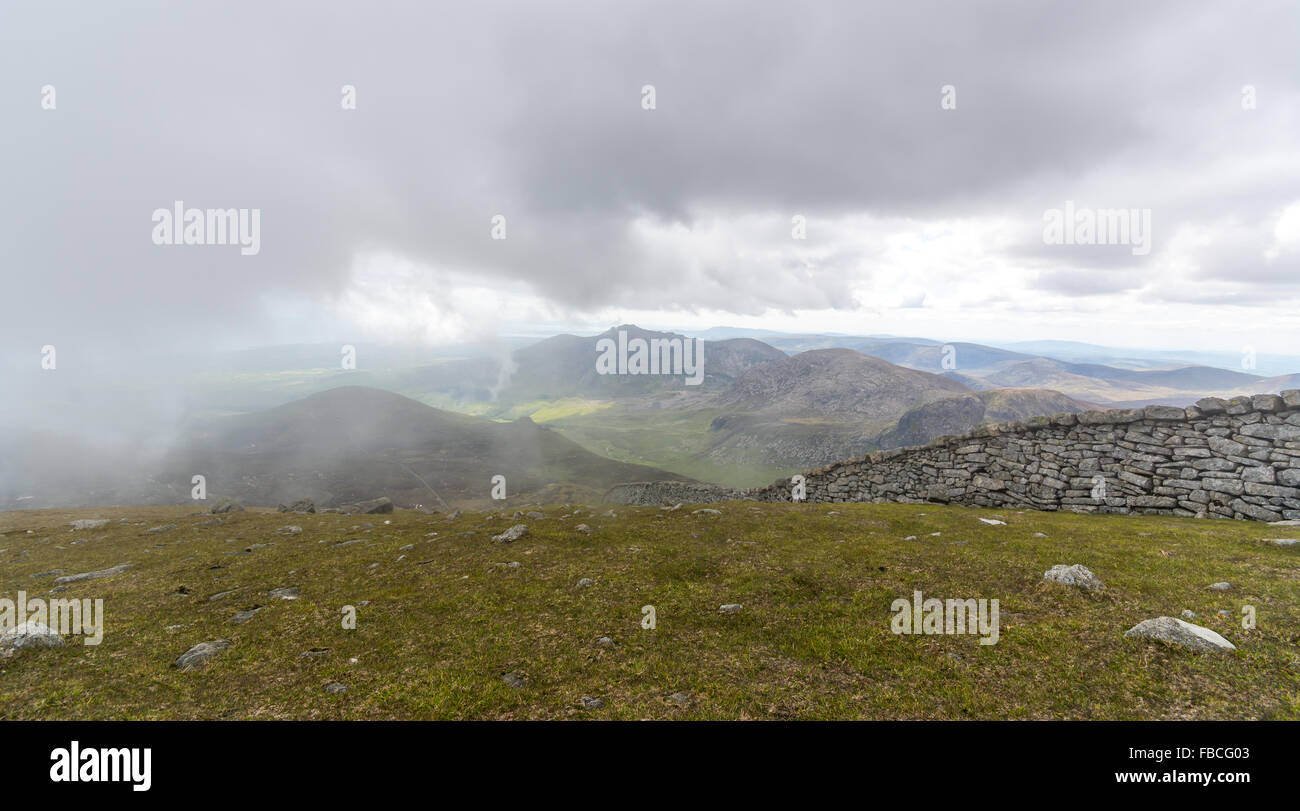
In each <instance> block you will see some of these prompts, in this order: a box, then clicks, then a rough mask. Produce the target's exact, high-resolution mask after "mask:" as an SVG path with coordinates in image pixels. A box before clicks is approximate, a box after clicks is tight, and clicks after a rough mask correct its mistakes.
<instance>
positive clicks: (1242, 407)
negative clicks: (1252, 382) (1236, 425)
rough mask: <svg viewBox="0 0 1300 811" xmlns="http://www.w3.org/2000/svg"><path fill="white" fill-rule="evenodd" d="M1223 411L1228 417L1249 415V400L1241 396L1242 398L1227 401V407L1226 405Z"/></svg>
mask: <svg viewBox="0 0 1300 811" xmlns="http://www.w3.org/2000/svg"><path fill="white" fill-rule="evenodd" d="M1224 411H1226V412H1227V413H1228V414H1229V415H1230V416H1232V415H1241V414H1249V413H1250V398H1249V397H1245V396H1243V397H1233V398H1232V399H1231V400H1229V401H1228V402H1227V405H1226V407H1225V408H1224Z"/></svg>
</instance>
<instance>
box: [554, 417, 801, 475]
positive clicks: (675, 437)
mask: <svg viewBox="0 0 1300 811" xmlns="http://www.w3.org/2000/svg"><path fill="white" fill-rule="evenodd" d="M725 413H726V412H724V411H722V410H719V409H692V410H682V411H677V410H668V409H665V410H663V411H658V412H648V411H644V410H638V411H624V410H620V409H614V408H612V409H608V410H605V411H602V412H601V413H599V414H586V413H584V414H574V415H572V416H562V417H554V418H551V419H549V420H548V421H547V425H549V426H550V427H552V428H554V429H555V430H556V431H559V432H560V433H561V434H563V435H564V436H565V437H566V438H568V439H571V440H573V441H574V442H576V443H578V444H579V445H581V446H582V447H584V448H586V449H587V450H589V451H591V452H592V453H594V454H596V455H598V456H605V457H607V458H610V459H614V460H616V461H619V462H628V463H631V464H638V465H650V466H651V467H657V468H659V469H660V470H667V471H670V472H672V473H677V474H679V475H682V476H690V477H691V478H694V479H699V480H700V481H705V482H711V483H713V484H721V485H724V486H726V487H761V486H763V485H767V484H771V483H772V482H773V481H775V480H776V479H779V478H783V477H786V476H789V475H791V474H792V473H797V472H798V471H797V470H791V469H788V468H782V467H777V466H774V465H768V464H762V463H760V462H752V461H751V462H745V461H738V460H736V459H726V460H725V461H724V460H719V459H711V458H709V456H708V455H706V454H702V453H700V448H707V447H708V446H709V444H710V432H709V424H710V423H711V422H712V421H713V419H714V418H715V417H719V416H722V415H724V414H725ZM755 455H757V451H755Z"/></svg>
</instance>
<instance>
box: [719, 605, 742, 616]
mask: <svg viewBox="0 0 1300 811" xmlns="http://www.w3.org/2000/svg"><path fill="white" fill-rule="evenodd" d="M742 608H744V606H743V605H741V604H740V603H727V604H726V605H720V606H718V610H719V611H721V612H722V613H723V614H735V613H736V612H737V611H739V610H740V609H742Z"/></svg>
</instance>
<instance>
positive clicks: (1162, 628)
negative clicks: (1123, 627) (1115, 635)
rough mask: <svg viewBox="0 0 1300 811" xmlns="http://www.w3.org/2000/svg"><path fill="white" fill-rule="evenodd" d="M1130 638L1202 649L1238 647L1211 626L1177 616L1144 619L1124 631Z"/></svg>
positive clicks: (1212, 649)
mask: <svg viewBox="0 0 1300 811" xmlns="http://www.w3.org/2000/svg"><path fill="white" fill-rule="evenodd" d="M1124 636H1125V637H1127V638H1129V639H1151V640H1154V641H1156V642H1162V643H1164V644H1166V645H1177V646H1179V647H1184V648H1189V649H1191V650H1200V651H1230V650H1236V649H1237V647H1236V646H1235V645H1233V644H1232V643H1231V642H1229V641H1228V640H1226V639H1224V638H1223V637H1222V636H1219V635H1218V634H1217V633H1215V632H1214V631H1211V630H1210V629H1209V628H1202V627H1201V626H1199V625H1193V624H1191V623H1190V622H1184V621H1183V620H1180V619H1178V618H1176V617H1157V618H1155V619H1150V620H1143V621H1142V622H1139V623H1138V624H1137V625H1134V626H1133V627H1132V628H1130V629H1128V630H1127V631H1125V632H1124Z"/></svg>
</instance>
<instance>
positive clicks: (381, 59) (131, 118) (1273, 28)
mask: <svg viewBox="0 0 1300 811" xmlns="http://www.w3.org/2000/svg"><path fill="white" fill-rule="evenodd" d="M117 5H124V6H128V7H129V8H127V9H126V10H119V9H116V8H113V7H114V6H117ZM1297 8H1298V6H1297V4H1295V3H1269V2H1249V3H1241V4H1233V3H1222V2H1220V3H1213V4H1208V3H1207V4H1201V3H1192V2H1171V3H1160V2H1147V1H1144V2H1132V0H1126V1H1125V2H1115V3H1106V2H1090V3H1070V4H1048V3H1042V2H1025V3H979V2H943V3H933V4H931V3H923V2H915V0H907V2H901V1H900V2H888V3H873V2H845V3H821V2H815V0H813V1H812V2H806V3H775V2H771V3H769V2H737V3H714V2H702V1H701V0H693V1H692V2H685V3H665V2H654V3H633V2H617V3H610V2H592V3H549V2H513V3H483V2H474V3H463V2H461V3H409V4H408V3H400V4H399V3H383V2H360V3H344V2H336V1H331V2H318V3H306V2H302V3H275V2H252V3H245V2H235V1H234V0H222V2H196V3H158V4H152V3H150V4H146V3H131V2H128V3H122V4H110V3H102V2H84V3H72V4H64V3H58V2H49V1H48V0H44V1H42V2H16V1H15V0H7V2H4V3H2V4H0V109H2V110H3V112H0V263H3V267H2V268H0V295H2V299H0V300H2V301H3V303H4V306H3V317H0V341H2V342H3V344H4V347H5V354H12V353H13V352H15V351H18V352H25V351H28V350H30V351H32V352H35V351H36V348H38V347H39V346H41V345H45V344H53V345H56V346H71V347H88V348H89V347H93V348H94V349H95V350H97V351H100V352H118V351H121V352H132V351H137V350H140V349H142V348H149V347H158V346H164V347H176V348H182V347H183V348H197V349H204V348H207V347H227V348H229V347H243V346H252V345H258V344H265V343H274V342H294V341H314V340H330V341H332V340H344V341H354V342H360V341H365V340H384V341H406V340H419V341H426V342H429V343H447V342H452V341H459V340H465V339H478V338H482V337H485V336H489V335H493V334H518V333H523V332H540V331H548V330H556V331H559V330H570V331H597V330H600V329H603V328H605V327H608V326H609V325H611V324H615V323H620V322H629V321H630V322H636V323H640V324H642V325H644V326H657V327H669V326H676V327H680V328H702V327H708V326H714V325H733V326H754V327H766V328H771V329H778V330H787V331H838V332H847V333H857V334H865V333H881V332H888V333H894V334H904V335H924V336H929V337H933V338H938V339H953V340H1003V341H1011V340H1033V339H1070V340H1081V341H1091V342H1094V343H1106V344H1112V345H1113V344H1124V345H1139V346H1150V347H1167V348H1187V349H1190V348H1203V349H1221V350H1222V349H1227V350H1235V349H1236V348H1237V347H1240V346H1241V345H1243V344H1250V345H1252V346H1254V347H1256V348H1257V349H1258V351H1259V352H1260V353H1268V352H1287V353H1292V352H1294V351H1295V349H1296V347H1297V346H1300V309H1298V308H1297V303H1298V301H1300V47H1298V46H1297V34H1298V33H1300V11H1297ZM344 85H351V86H353V87H354V88H355V100H356V108H355V109H343V104H342V103H341V102H342V101H343V89H342V88H343V86H344ZM646 85H652V86H653V88H654V109H645V104H644V102H645V99H646V97H645V94H644V92H643V88H644V87H645V86H646ZM47 86H49V87H52V88H53V90H54V96H53V99H54V109H46V108H45V107H46V106H47V105H46V104H43V102H44V101H46V99H47V97H48V95H49V93H48V91H47V90H46V89H45V88H47ZM945 86H951V88H952V89H951V90H950V91H949V92H948V93H947V95H946V96H945V91H944V90H943V88H944V87H945ZM1247 86H1249V87H1250V88H1253V90H1247V89H1245V88H1246V87H1247ZM1248 96H1252V97H1253V106H1252V104H1251V103H1250V102H1249V101H1246V99H1247V97H1248ZM945 98H946V99H947V101H948V102H950V103H949V104H948V106H950V107H951V106H952V104H951V102H952V101H953V100H954V99H955V108H953V109H945V108H944V106H945V105H944V101H945ZM1244 102H1245V103H1244ZM178 200H180V201H184V204H185V205H186V206H192V207H197V208H202V209H207V208H222V209H224V208H247V209H259V210H260V212H261V214H260V216H261V234H260V237H261V243H260V252H259V253H257V254H256V255H251V256H243V255H241V253H240V251H239V249H238V247H235V246H220V245H217V246H175V245H162V246H159V245H155V244H154V243H153V241H152V239H151V234H152V232H153V228H154V223H153V221H152V214H153V212H154V210H155V209H158V208H168V209H170V208H171V207H172V205H173V204H174V202H175V201H178ZM1067 200H1068V201H1073V202H1074V205H1075V206H1077V207H1078V208H1081V209H1086V208H1091V209H1135V210H1137V211H1139V212H1141V211H1143V210H1149V212H1150V219H1151V233H1150V236H1151V239H1150V251H1149V253H1146V254H1145V255H1135V252H1134V250H1133V248H1134V247H1135V246H1130V245H1110V246H1098V245H1087V246H1069V245H1055V244H1047V242H1046V241H1045V238H1044V213H1045V211H1047V210H1048V209H1059V208H1062V207H1064V205H1065V203H1066V201H1067ZM496 215H503V216H504V217H505V223H506V239H504V240H494V239H493V238H492V232H491V229H492V218H493V217H494V216H496ZM796 216H801V217H804V218H806V233H807V236H806V239H802V240H799V239H794V238H793V237H792V218H794V217H796Z"/></svg>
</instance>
